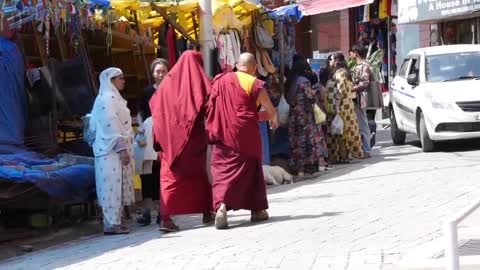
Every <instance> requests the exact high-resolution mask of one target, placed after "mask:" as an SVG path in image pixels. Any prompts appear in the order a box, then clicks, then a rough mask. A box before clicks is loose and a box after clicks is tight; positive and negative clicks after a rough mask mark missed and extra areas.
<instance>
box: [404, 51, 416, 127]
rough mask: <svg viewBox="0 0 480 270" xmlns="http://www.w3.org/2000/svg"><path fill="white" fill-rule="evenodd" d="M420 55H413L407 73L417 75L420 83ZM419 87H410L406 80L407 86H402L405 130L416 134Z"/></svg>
mask: <svg viewBox="0 0 480 270" xmlns="http://www.w3.org/2000/svg"><path fill="white" fill-rule="evenodd" d="M420 59H421V57H420V55H412V56H411V57H410V65H409V68H408V72H407V78H408V76H410V75H412V74H415V75H416V76H417V78H418V80H419V81H420ZM417 88H418V85H410V84H408V82H407V81H406V79H405V85H402V87H401V88H400V91H401V94H402V96H403V105H404V106H403V110H404V112H405V123H404V124H405V128H407V129H408V130H410V131H411V132H412V133H416V127H417V123H416V115H415V112H416V110H417V100H416V95H417V93H418V89H417Z"/></svg>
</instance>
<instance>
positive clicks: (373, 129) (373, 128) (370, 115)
mask: <svg viewBox="0 0 480 270" xmlns="http://www.w3.org/2000/svg"><path fill="white" fill-rule="evenodd" d="M376 114H377V110H375V109H370V110H367V119H368V126H369V127H370V134H371V138H370V148H373V147H374V146H375V135H376V134H377V123H376V122H375V115H376Z"/></svg>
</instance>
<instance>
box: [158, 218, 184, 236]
mask: <svg viewBox="0 0 480 270" xmlns="http://www.w3.org/2000/svg"><path fill="white" fill-rule="evenodd" d="M179 229H180V228H179V227H178V226H177V225H175V223H173V221H168V222H162V225H161V226H160V229H159V230H160V231H161V232H163V233H170V232H177V231H179Z"/></svg>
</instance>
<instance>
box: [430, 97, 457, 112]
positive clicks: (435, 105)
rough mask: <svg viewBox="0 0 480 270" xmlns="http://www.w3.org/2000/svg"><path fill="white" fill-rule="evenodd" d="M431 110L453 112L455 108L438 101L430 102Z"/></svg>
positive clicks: (448, 103)
mask: <svg viewBox="0 0 480 270" xmlns="http://www.w3.org/2000/svg"><path fill="white" fill-rule="evenodd" d="M432 108H434V109H437V110H447V111H454V110H455V106H454V104H453V103H451V102H446V101H440V100H432Z"/></svg>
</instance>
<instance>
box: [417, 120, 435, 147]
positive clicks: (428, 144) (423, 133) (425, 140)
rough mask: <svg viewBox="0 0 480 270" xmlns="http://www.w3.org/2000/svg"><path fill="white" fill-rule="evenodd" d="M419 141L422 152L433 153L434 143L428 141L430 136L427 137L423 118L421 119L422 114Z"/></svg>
mask: <svg viewBox="0 0 480 270" xmlns="http://www.w3.org/2000/svg"><path fill="white" fill-rule="evenodd" d="M419 124H420V134H419V135H420V140H421V142H422V150H423V152H433V151H434V150H435V142H434V141H432V140H431V139H430V135H428V130H427V126H426V124H425V118H424V117H423V113H420V121H419Z"/></svg>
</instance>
